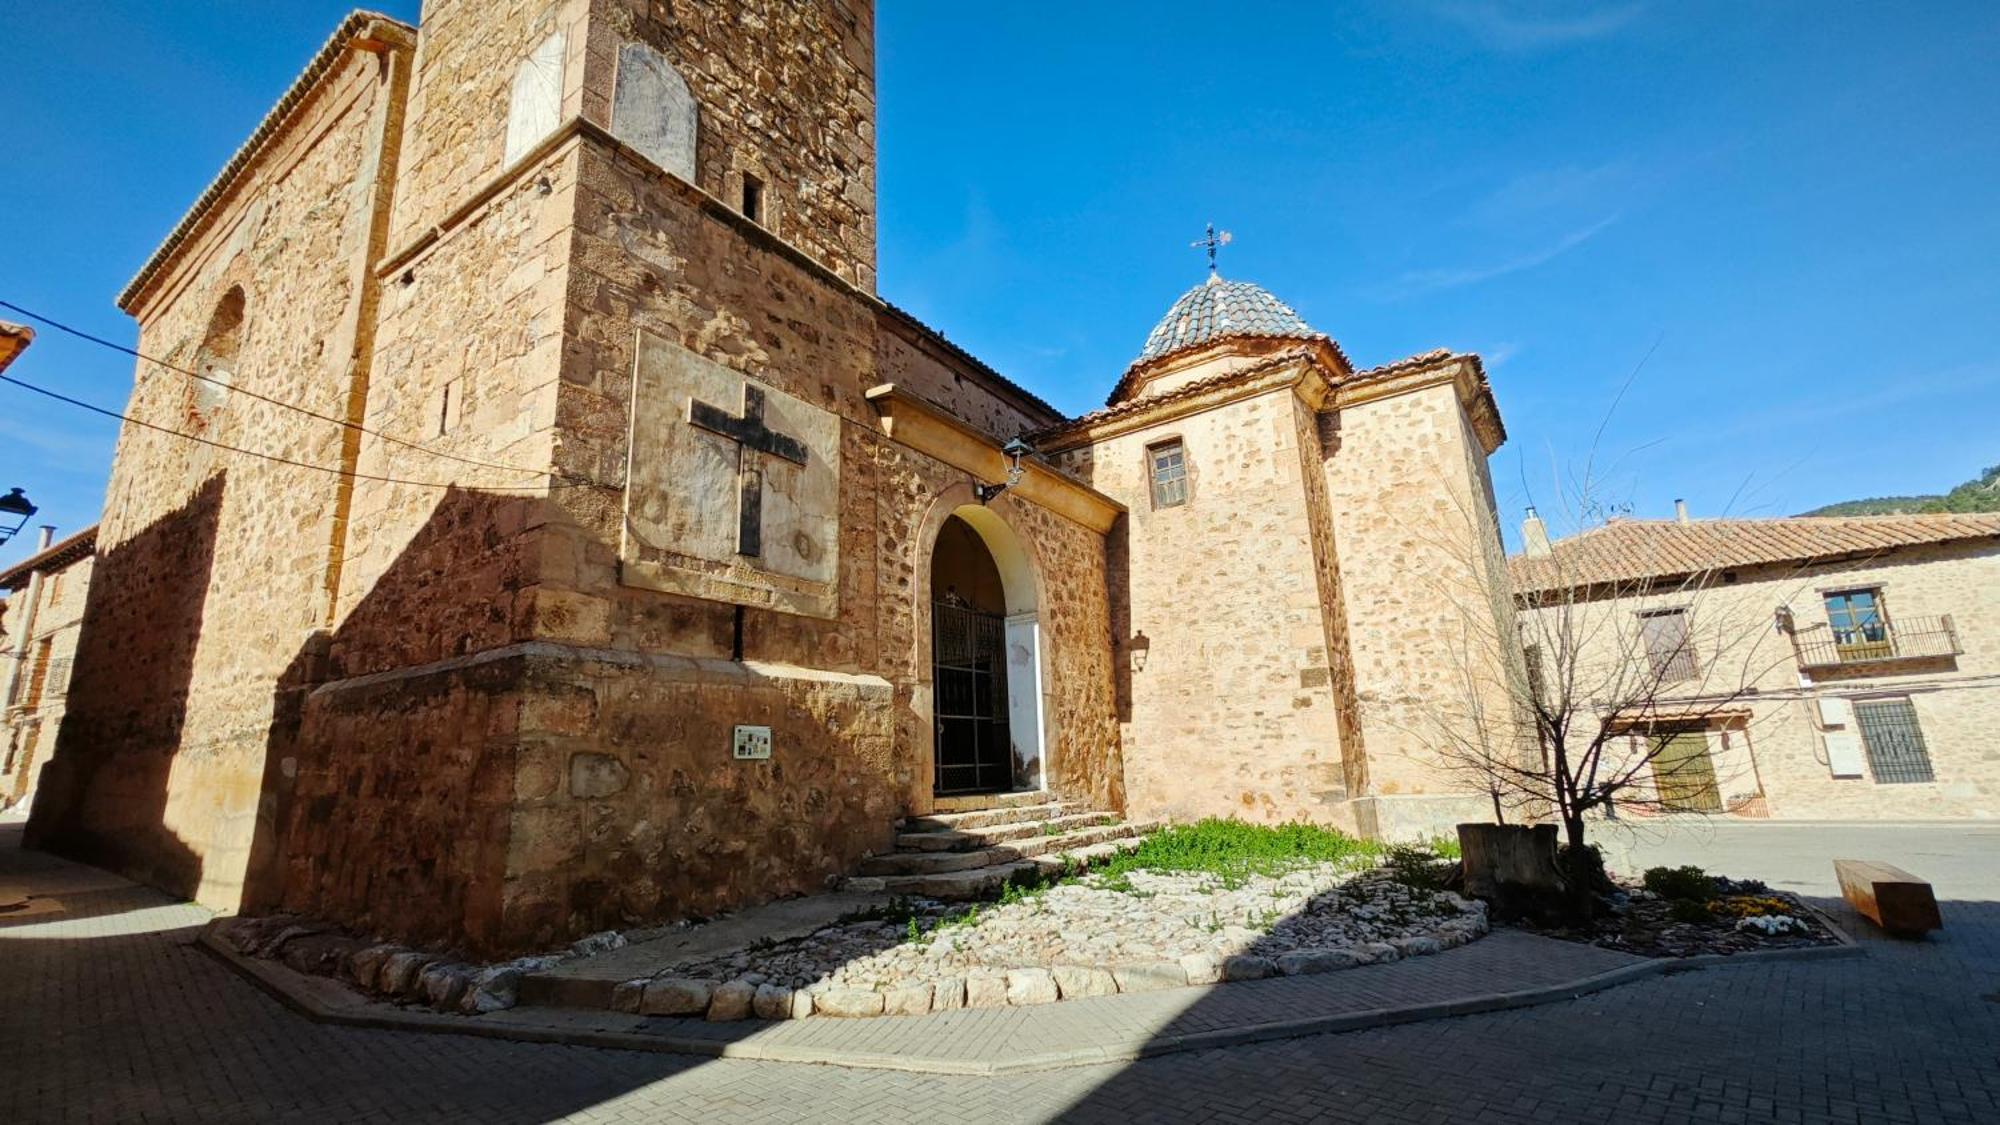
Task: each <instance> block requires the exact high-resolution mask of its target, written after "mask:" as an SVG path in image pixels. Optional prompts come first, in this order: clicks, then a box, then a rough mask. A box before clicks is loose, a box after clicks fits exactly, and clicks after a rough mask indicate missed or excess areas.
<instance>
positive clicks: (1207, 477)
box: [1064, 387, 1352, 827]
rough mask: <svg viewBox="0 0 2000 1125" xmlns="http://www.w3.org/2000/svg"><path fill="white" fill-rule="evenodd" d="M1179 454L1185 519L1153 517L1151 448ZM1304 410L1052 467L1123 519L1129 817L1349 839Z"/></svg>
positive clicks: (1095, 449)
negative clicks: (1339, 827)
mask: <svg viewBox="0 0 2000 1125" xmlns="http://www.w3.org/2000/svg"><path fill="white" fill-rule="evenodd" d="M1170 438H1178V439H1179V440H1180V441H1181V443H1182V446H1183V449H1184V450H1185V454H1186V458H1187V474H1188V499H1187V503H1185V504H1183V505H1179V506H1172V507H1165V508H1155V507H1154V506H1153V501H1152V494H1151V490H1150V483H1149V480H1150V478H1149V475H1148V466H1147V453H1146V450H1147V447H1148V446H1150V445H1153V444H1156V443H1158V442H1160V441H1163V440H1167V439H1170ZM1318 463H1319V451H1318V442H1317V439H1316V438H1315V436H1314V423H1313V412H1312V410H1311V409H1310V408H1309V407H1308V406H1307V405H1306V404H1305V403H1303V402H1302V401H1301V400H1300V399H1299V397H1298V395H1297V394H1296V393H1294V392H1293V391H1292V390H1291V389H1290V388H1289V387H1280V388H1279V389H1277V390H1274V391H1270V392H1266V393H1263V394H1260V395H1257V396H1254V397H1250V398H1243V399H1238V400H1236V401H1233V402H1229V403H1227V404H1225V405H1222V406H1218V407H1215V408H1212V409H1209V410H1207V411H1204V412H1201V413H1196V414H1192V415H1188V416H1184V417H1180V418H1176V419H1173V420H1171V421H1165V422H1161V423H1158V424H1155V425H1148V426H1145V427H1143V428H1140V429H1136V430H1133V431H1131V432H1127V433H1122V434H1119V435H1118V436H1115V437H1111V438H1108V439H1104V440H1100V441H1097V442H1096V443H1094V444H1093V445H1091V446H1090V447H1089V448H1088V451H1087V454H1086V453H1084V452H1083V451H1078V452H1077V453H1075V454H1071V455H1068V456H1066V457H1065V459H1064V464H1065V465H1066V466H1068V467H1070V468H1071V469H1072V471H1074V472H1076V473H1078V475H1080V476H1082V477H1084V479H1086V480H1088V481H1089V482H1090V484H1091V485H1092V486H1093V487H1095V488H1097V489H1099V490H1101V491H1103V492H1105V493H1107V494H1109V495H1111V496H1113V497H1115V498H1117V499H1118V500H1120V501H1122V502H1124V503H1125V504H1126V506H1127V507H1128V508H1129V509H1130V510H1131V514H1130V515H1129V516H1127V517H1126V520H1125V533H1124V536H1123V538H1122V542H1121V543H1120V544H1119V554H1118V556H1117V558H1116V563H1115V566H1114V569H1113V571H1112V574H1111V576H1110V580H1111V586H1112V599H1113V602H1114V604H1115V605H1117V606H1119V608H1120V612H1121V614H1123V615H1124V618H1125V619H1124V620H1123V621H1121V622H1120V623H1119V625H1118V627H1117V630H1116V634H1115V638H1114V639H1115V641H1116V643H1117V659H1118V661H1119V665H1118V677H1119V681H1120V686H1121V694H1120V699H1119V716H1120V719H1121V720H1122V722H1121V736H1120V743H1121V747H1122V752H1123V756H1124V761H1125V778H1126V787H1127V799H1128V801H1129V803H1130V805H1131V808H1132V810H1133V812H1134V814H1135V815H1138V816H1145V817H1170V818H1172V819H1176V820H1190V819H1195V818H1199V817H1202V816H1236V817H1241V818H1243V819H1246V820H1255V821H1265V822H1276V821H1284V820H1291V819H1310V820H1319V821H1333V822H1335V823H1343V824H1347V825H1348V826H1349V827H1352V821H1351V819H1350V818H1349V816H1348V814H1347V811H1346V808H1345V804H1344V802H1345V800H1346V798H1347V797H1348V796H1349V791H1348V788H1347V784H1346V777H1345V766H1344V763H1343V757H1342V751H1343V746H1342V740H1341V733H1342V726H1343V722H1344V720H1343V717H1342V714H1341V707H1340V701H1339V685H1340V684H1341V683H1342V682H1344V678H1345V677H1344V674H1343V675H1341V676H1336V675H1335V673H1334V665H1335V664H1336V663H1344V662H1341V661H1339V660H1338V654H1337V653H1335V652H1333V651H1332V649H1333V647H1334V646H1335V645H1336V644H1337V643H1338V642H1339V640H1340V635H1339V629H1338V623H1337V622H1335V621H1333V620H1332V619H1330V617H1329V615H1328V614H1327V613H1326V612H1325V609H1326V605H1327V602H1326V600H1325V596H1324V595H1325V590H1324V587H1326V586H1328V585H1331V584H1333V583H1336V582H1337V581H1338V573H1339V570H1340V565H1339V564H1338V563H1336V561H1335V559H1334V558H1333V556H1332V554H1331V553H1330V552H1329V550H1328V548H1329V547H1330V546H1331V544H1330V543H1329V542H1328V541H1327V539H1328V536H1329V529H1328V528H1326V527H1325V526H1323V525H1317V526H1316V525H1315V521H1314V515H1315V508H1314V502H1315V495H1314V494H1313V492H1312V491H1311V490H1309V489H1308V487H1307V485H1306V476H1307V474H1308V473H1309V472H1317V471H1318Z"/></svg>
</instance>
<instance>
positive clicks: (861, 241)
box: [426, 0, 875, 292]
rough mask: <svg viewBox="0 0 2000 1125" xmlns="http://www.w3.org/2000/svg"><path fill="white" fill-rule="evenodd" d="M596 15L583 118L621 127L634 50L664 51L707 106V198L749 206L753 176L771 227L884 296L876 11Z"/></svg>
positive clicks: (790, 2)
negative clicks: (618, 98) (622, 88)
mask: <svg viewBox="0 0 2000 1125" xmlns="http://www.w3.org/2000/svg"><path fill="white" fill-rule="evenodd" d="M590 6H591V24H590V49H589V54H588V74H587V79H586V89H585V92H584V100H583V114H584V116H585V117H586V118H588V119H589V120H592V121H595V122H598V123H599V124H603V125H612V124H613V120H612V112H611V110H612V100H613V93H614V90H615V85H616V81H617V73H616V72H617V60H618V55H619V50H620V48H621V47H623V46H624V45H625V44H627V43H633V42H637V43H642V44H645V45H647V46H650V47H652V48H654V49H656V50H658V51H659V52H660V53H661V54H662V55H664V56H665V57H666V59H667V60H668V62H670V63H671V64H672V65H673V67H674V68H675V69H676V70H678V71H679V72H680V76H681V78H682V79H684V80H685V81H686V82H687V84H688V87H689V90H690V92H692V93H693V95H694V99H695V102H696V103H697V105H699V107H700V114H699V123H698V126H697V130H696V140H697V144H696V151H695V186H697V187H699V188H701V189H702V190H703V191H706V192H707V193H708V194H710V195H712V196H714V197H715V198H717V199H720V200H723V201H724V202H726V203H727V204H728V205H729V206H731V207H736V206H738V205H739V201H740V200H741V198H742V181H743V175H744V173H745V172H748V173H750V174H751V175H752V176H754V177H756V178H758V179H760V180H762V181H763V183H764V186H765V193H764V195H765V208H766V212H767V214H766V225H767V226H768V227H769V228H770V229H771V230H773V231H775V232H776V233H777V234H778V235H779V237H781V238H783V239H784V240H785V241H787V242H789V243H791V244H792V245H794V246H796V247H798V248H799V249H800V250H802V251H804V252H805V253H806V254H808V255H809V256H811V257H813V258H814V259H816V260H818V261H819V262H821V263H824V264H825V265H826V266H827V267H828V268H830V269H832V270H833V271H834V272H836V273H838V274H839V275H840V276H841V277H843V278H845V279H846V280H848V281H850V282H852V283H854V284H856V285H858V286H860V287H861V288H862V289H864V290H867V291H870V292H872V291H873V290H874V287H875V17H874V5H873V4H872V3H871V2H869V0H806V2H799V0H751V2H748V3H730V4H714V3H702V2H699V0H593V2H592V3H591V5H590ZM426 18H428V16H427V17H426ZM614 131H615V130H614Z"/></svg>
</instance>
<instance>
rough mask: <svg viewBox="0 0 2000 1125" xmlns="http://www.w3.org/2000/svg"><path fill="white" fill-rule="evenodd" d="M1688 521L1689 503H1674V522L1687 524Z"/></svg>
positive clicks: (1681, 501) (1682, 501)
mask: <svg viewBox="0 0 2000 1125" xmlns="http://www.w3.org/2000/svg"><path fill="white" fill-rule="evenodd" d="M1687 521H1688V502H1687V501H1685V500H1676V501H1674V522H1675V523H1686V522H1687Z"/></svg>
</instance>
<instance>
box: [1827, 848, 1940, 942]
mask: <svg viewBox="0 0 2000 1125" xmlns="http://www.w3.org/2000/svg"><path fill="white" fill-rule="evenodd" d="M1833 874H1834V877H1835V878H1837V879H1839V880H1840V894H1841V897H1843V898H1845V899H1846V900H1847V904H1848V905H1849V906H1852V907H1853V908H1854V909H1856V910H1858V911H1860V912H1861V913H1862V915H1864V916H1865V917H1867V918H1868V920H1869V921H1871V922H1874V923H1875V924H1876V925H1878V926H1880V927H1882V929H1883V930H1885V931H1887V932H1888V933H1891V934H1894V935H1896V936H1897V937H1908V938H1917V937H1922V936H1924V935H1925V934H1926V933H1929V932H1930V931H1932V930H1940V929H1943V928H1944V919H1943V918H1941V917H1939V916H1938V904H1937V896H1936V895H1933V894H1932V893H1931V885H1930V884H1929V883H1926V882H1924V881H1923V880H1922V879H1919V878H1917V877H1916V876H1915V875H1912V874H1910V873H1909V872H1907V871H1905V870H1903V869H1902V868H1900V867H1891V866H1889V865H1888V864H1886V863H1876V862H1874V861H1872V860H1866V859H1836V860H1834V861H1833Z"/></svg>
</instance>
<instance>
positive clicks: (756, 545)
mask: <svg viewBox="0 0 2000 1125" xmlns="http://www.w3.org/2000/svg"><path fill="white" fill-rule="evenodd" d="M688 423H689V424H690V425H694V426H699V427H701V428H702V429H704V430H707V431H708V432H710V433H713V434H721V435H722V436H723V437H726V438H728V439H729V440H730V441H733V442H735V443H736V446H737V448H736V553H737V554H739V555H748V556H750V557H751V558H755V557H757V556H758V555H761V554H763V553H764V466H763V463H762V462H761V461H759V460H758V459H757V454H759V453H768V454H770V455H771V456H773V457H782V458H784V459H785V460H787V461H790V462H792V463H793V464H795V465H803V464H805V463H806V447H805V443H804V442H802V441H800V440H799V439H797V438H795V437H790V436H788V435H786V434H781V433H779V432H778V431H776V430H774V429H772V428H771V427H769V426H766V425H765V424H764V392H763V391H762V390H760V389H758V388H756V387H753V386H751V385H750V384H749V383H745V384H743V415H742V416H741V417H737V416H736V415H733V414H731V413H729V412H728V411H727V410H722V409H720V408H718V407H714V406H710V405H709V404H707V403H705V402H703V401H701V400H700V399H693V398H691V399H689V400H688Z"/></svg>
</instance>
